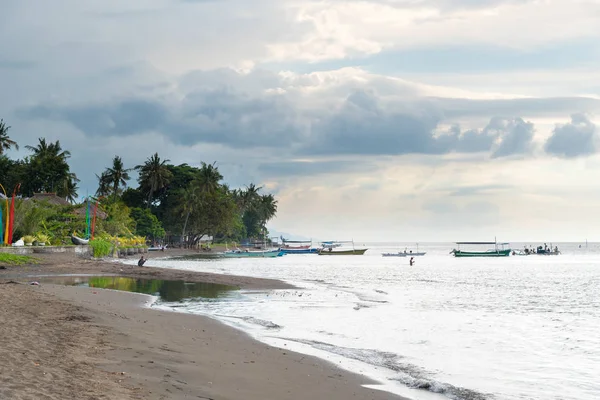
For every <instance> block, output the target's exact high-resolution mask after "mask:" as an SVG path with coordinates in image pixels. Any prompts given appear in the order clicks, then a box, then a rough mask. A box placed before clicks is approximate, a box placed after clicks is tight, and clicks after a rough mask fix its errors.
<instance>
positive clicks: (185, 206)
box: [179, 185, 197, 244]
mask: <svg viewBox="0 0 600 400" xmlns="http://www.w3.org/2000/svg"><path fill="white" fill-rule="evenodd" d="M196 201H197V196H196V188H195V187H193V185H190V187H188V188H186V189H184V190H183V192H182V194H181V202H180V203H179V213H180V216H181V217H184V216H185V220H184V222H183V229H182V231H181V243H182V244H183V239H184V238H185V231H186V229H187V224H188V221H189V219H190V215H191V214H192V213H193V212H194V211H195V209H196Z"/></svg>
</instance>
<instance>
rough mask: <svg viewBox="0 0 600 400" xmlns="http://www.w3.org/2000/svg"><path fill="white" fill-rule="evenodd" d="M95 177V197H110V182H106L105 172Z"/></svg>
mask: <svg viewBox="0 0 600 400" xmlns="http://www.w3.org/2000/svg"><path fill="white" fill-rule="evenodd" d="M95 175H96V179H98V189H96V196H98V197H106V196H108V195H110V182H109V181H108V175H106V171H104V172H103V173H101V174H100V176H98V174H95Z"/></svg>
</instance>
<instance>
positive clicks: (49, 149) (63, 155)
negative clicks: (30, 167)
mask: <svg viewBox="0 0 600 400" xmlns="http://www.w3.org/2000/svg"><path fill="white" fill-rule="evenodd" d="M25 148H26V149H27V150H29V151H32V152H33V157H37V158H40V159H42V158H45V157H48V156H50V157H53V158H56V159H59V160H61V161H66V160H67V159H68V158H69V157H71V152H70V151H68V150H64V151H63V149H62V147H61V145H60V141H59V140H57V141H56V142H54V143H49V144H48V143H47V142H46V139H45V138H39V139H38V145H37V146H35V147H34V146H25Z"/></svg>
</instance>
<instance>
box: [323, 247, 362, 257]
mask: <svg viewBox="0 0 600 400" xmlns="http://www.w3.org/2000/svg"><path fill="white" fill-rule="evenodd" d="M367 250H369V249H349V250H334V249H332V248H327V249H320V250H319V255H320V256H362V255H363V254H365V252H366V251H367Z"/></svg>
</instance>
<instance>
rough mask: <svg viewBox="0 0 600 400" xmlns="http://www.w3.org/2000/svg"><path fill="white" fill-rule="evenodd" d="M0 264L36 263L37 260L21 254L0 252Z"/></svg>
mask: <svg viewBox="0 0 600 400" xmlns="http://www.w3.org/2000/svg"><path fill="white" fill-rule="evenodd" d="M0 264H7V265H24V264H37V260H36V259H35V258H33V257H31V256H21V255H18V254H10V253H0Z"/></svg>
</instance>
